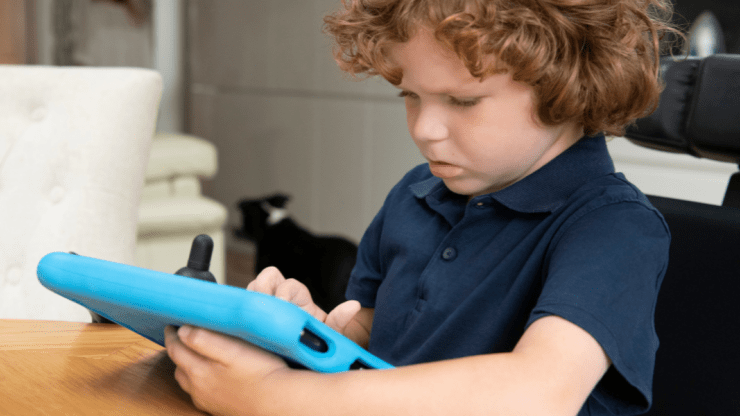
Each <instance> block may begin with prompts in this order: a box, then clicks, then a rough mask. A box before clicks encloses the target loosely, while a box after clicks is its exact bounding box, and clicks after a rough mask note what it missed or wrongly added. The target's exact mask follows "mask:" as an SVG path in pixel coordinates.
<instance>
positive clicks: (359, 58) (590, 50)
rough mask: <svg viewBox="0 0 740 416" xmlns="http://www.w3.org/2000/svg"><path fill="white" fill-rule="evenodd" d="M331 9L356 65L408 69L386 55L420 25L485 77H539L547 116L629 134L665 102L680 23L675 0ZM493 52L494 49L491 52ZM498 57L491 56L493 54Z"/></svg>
mask: <svg viewBox="0 0 740 416" xmlns="http://www.w3.org/2000/svg"><path fill="white" fill-rule="evenodd" d="M342 3H343V5H344V8H343V9H342V10H340V11H337V12H335V13H333V14H330V15H328V16H326V17H325V18H324V30H325V32H326V33H328V34H330V35H331V36H332V37H333V39H334V42H335V48H334V55H335V59H336V60H337V62H338V63H339V66H340V68H341V69H342V70H344V71H346V72H349V73H350V74H353V75H357V74H368V75H381V76H383V77H384V78H386V79H387V80H388V81H389V82H391V83H392V84H394V85H398V84H400V83H401V78H402V76H403V74H402V73H401V71H400V69H398V68H394V67H393V66H392V65H391V64H390V63H389V62H388V60H387V59H386V58H387V54H388V51H389V48H390V47H392V46H393V45H395V44H398V43H403V42H407V41H408V40H409V39H410V38H411V37H413V35H414V33H415V31H416V30H417V29H418V28H419V27H420V26H426V27H428V28H430V29H432V30H433V32H434V34H435V37H436V38H437V40H438V41H440V42H441V43H442V44H444V45H446V46H447V47H448V48H450V50H452V51H454V52H455V53H456V54H457V55H458V56H459V57H460V59H461V60H462V61H463V63H464V64H465V66H466V67H467V68H468V70H469V71H470V73H471V74H472V75H473V76H475V77H480V78H483V77H485V76H487V75H490V74H494V73H502V72H506V71H510V72H511V74H512V76H513V79H514V80H516V81H520V82H523V83H526V84H527V85H530V86H532V87H533V89H534V92H535V97H536V108H537V110H536V112H537V116H538V117H539V119H540V120H541V121H542V122H543V123H545V124H548V125H557V124H562V123H566V122H576V123H578V124H579V125H582V126H583V128H584V131H585V132H586V134H594V133H598V132H604V133H606V134H611V135H622V134H623V133H624V128H625V127H626V126H627V125H628V124H630V123H631V122H633V121H634V120H635V119H637V118H640V117H644V116H646V115H648V114H650V113H651V112H652V111H654V110H655V108H656V107H657V105H658V100H659V97H660V91H661V89H662V83H661V81H660V80H659V77H658V70H659V67H660V54H661V50H660V41H661V40H662V39H663V36H664V34H666V33H669V32H672V33H676V34H678V35H679V36H682V35H681V34H680V33H679V32H678V31H677V30H676V29H675V28H674V27H673V26H672V25H671V24H670V17H671V15H672V12H673V9H672V5H671V3H670V1H669V0H342ZM490 57H493V58H494V59H493V60H491V59H488V58H490ZM489 62H493V63H492V64H488V63H489Z"/></svg>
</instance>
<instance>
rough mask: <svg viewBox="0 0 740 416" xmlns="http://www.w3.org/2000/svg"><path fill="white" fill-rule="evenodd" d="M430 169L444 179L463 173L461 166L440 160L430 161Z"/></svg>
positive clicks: (433, 173)
mask: <svg viewBox="0 0 740 416" xmlns="http://www.w3.org/2000/svg"><path fill="white" fill-rule="evenodd" d="M429 170H430V171H431V172H432V175H434V176H436V177H438V178H442V179H449V178H453V177H455V176H459V175H460V174H461V173H462V168H461V167H460V166H457V165H453V164H452V163H447V162H442V161H438V160H430V161H429Z"/></svg>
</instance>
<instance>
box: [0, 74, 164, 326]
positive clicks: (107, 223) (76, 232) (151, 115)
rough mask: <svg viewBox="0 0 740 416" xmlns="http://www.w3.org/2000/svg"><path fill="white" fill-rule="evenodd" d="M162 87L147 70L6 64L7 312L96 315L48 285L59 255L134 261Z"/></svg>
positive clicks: (0, 278) (0, 183)
mask: <svg viewBox="0 0 740 416" xmlns="http://www.w3.org/2000/svg"><path fill="white" fill-rule="evenodd" d="M161 91H162V80H161V77H160V76H159V74H158V73H156V72H155V71H152V70H146V69H134V68H90V67H85V68H83V67H44V66H12V65H0V318H31V319H53V320H67V321H87V322H89V321H90V315H89V313H88V312H87V310H86V309H84V308H82V307H81V306H78V305H76V304H74V303H72V302H71V301H68V300H66V299H64V298H62V297H61V296H58V295H56V294H53V293H52V292H50V291H48V290H46V289H45V288H43V287H42V286H41V285H40V284H39V283H38V280H37V278H36V265H37V264H38V261H39V260H40V259H41V257H42V256H43V255H45V254H47V253H49V252H52V251H74V252H77V253H79V254H82V255H86V256H91V257H97V258H101V259H106V260H111V261H116V262H120V263H127V264H133V260H134V253H135V241H136V223H137V214H138V205H139V198H140V195H141V189H142V186H143V182H144V179H143V178H144V172H145V169H146V165H147V158H148V154H149V147H150V143H151V139H152V135H153V132H154V127H155V123H156V116H157V108H158V105H159V99H160V96H161Z"/></svg>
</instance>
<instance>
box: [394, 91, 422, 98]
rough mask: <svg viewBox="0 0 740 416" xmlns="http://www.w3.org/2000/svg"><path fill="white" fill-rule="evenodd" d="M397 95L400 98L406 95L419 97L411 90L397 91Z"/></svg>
mask: <svg viewBox="0 0 740 416" xmlns="http://www.w3.org/2000/svg"><path fill="white" fill-rule="evenodd" d="M398 96H399V97H401V98H406V97H409V98H419V96H418V95H416V94H414V93H413V92H410V91H401V92H399V93H398Z"/></svg>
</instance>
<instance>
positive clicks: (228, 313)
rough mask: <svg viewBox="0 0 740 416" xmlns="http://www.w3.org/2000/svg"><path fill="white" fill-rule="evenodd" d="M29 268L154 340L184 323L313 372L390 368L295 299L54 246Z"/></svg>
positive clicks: (55, 286)
mask: <svg viewBox="0 0 740 416" xmlns="http://www.w3.org/2000/svg"><path fill="white" fill-rule="evenodd" d="M37 275H38V278H39V281H40V282H41V284H42V285H44V286H45V287H46V288H48V289H50V290H52V291H54V292H56V293H58V294H60V295H62V296H64V297H66V298H68V299H71V300H73V301H75V302H77V303H79V304H80V305H82V306H85V307H86V308H88V309H90V310H92V311H93V312H95V313H97V314H99V315H101V316H103V317H105V318H108V319H110V320H111V321H114V322H116V323H118V324H120V325H122V326H124V327H126V328H128V329H130V330H132V331H134V332H136V333H138V334H141V335H143V336H144V337H146V338H148V339H150V340H152V341H154V342H156V343H157V344H159V345H164V328H165V326H167V325H173V326H176V327H178V326H181V325H185V324H187V325H193V326H198V327H203V328H208V329H211V330H214V331H217V332H221V333H224V334H228V335H232V336H235V337H238V338H241V339H243V340H246V341H248V342H250V343H252V344H254V345H257V346H259V347H261V348H264V349H266V350H268V351H271V352H273V353H275V354H278V355H280V356H282V357H284V358H285V359H287V360H288V361H290V362H293V363H297V364H299V365H301V366H304V367H306V368H308V369H311V370H315V371H321V372H339V371H346V370H350V369H386V368H392V366H391V365H390V364H388V363H386V362H385V361H383V360H381V359H379V358H377V357H375V356H374V355H372V354H370V353H369V352H367V351H366V350H364V349H363V348H361V347H360V346H358V345H357V344H355V343H354V342H352V341H351V340H350V339H348V338H346V337H345V336H343V335H341V334H339V333H338V332H336V331H334V330H333V329H331V328H329V327H328V326H327V325H325V324H324V323H323V322H320V321H319V320H317V319H315V318H314V317H313V316H311V315H310V314H309V313H307V312H306V311H304V310H302V309H301V308H299V307H298V306H296V305H293V304H291V303H289V302H286V301H283V300H281V299H277V298H275V297H273V296H269V295H266V294H263V293H257V292H252V291H247V290H245V289H241V288H237V287H233V286H225V285H219V284H216V283H211V282H207V281H203V280H198V279H192V278H187V277H183V276H179V275H174V274H167V273H162V272H157V271H153V270H148V269H143V268H139V267H134V266H128V265H124V264H119V263H113V262H109V261H105V260H99V259H95V258H90V257H84V256H79V255H76V254H70V253H59V252H56V253H50V254H47V255H46V256H44V257H43V258H42V259H41V261H40V262H39V265H38V269H37Z"/></svg>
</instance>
